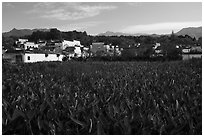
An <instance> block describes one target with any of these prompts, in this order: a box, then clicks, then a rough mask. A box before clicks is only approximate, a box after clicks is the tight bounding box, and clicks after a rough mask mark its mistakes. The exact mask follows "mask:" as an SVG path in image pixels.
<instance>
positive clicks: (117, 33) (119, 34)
mask: <svg viewBox="0 0 204 137" xmlns="http://www.w3.org/2000/svg"><path fill="white" fill-rule="evenodd" d="M140 35H148V34H146V33H136V34H129V33H122V32H112V31H107V32H105V33H100V34H98V36H140Z"/></svg>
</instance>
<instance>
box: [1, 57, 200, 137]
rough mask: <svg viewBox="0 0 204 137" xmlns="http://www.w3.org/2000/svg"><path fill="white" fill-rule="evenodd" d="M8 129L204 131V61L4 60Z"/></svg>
mask: <svg viewBox="0 0 204 137" xmlns="http://www.w3.org/2000/svg"><path fill="white" fill-rule="evenodd" d="M2 71H3V72H2V75H3V76H2V88H3V91H2V92H3V93H2V95H3V99H2V134H4V135H5V134H60V135H63V134H100V135H101V134H199V135H201V134H202V85H201V84H202V62H201V59H193V60H189V61H174V62H92V61H90V62H89V61H87V62H75V61H70V62H43V63H33V64H18V65H12V64H3V66H2Z"/></svg>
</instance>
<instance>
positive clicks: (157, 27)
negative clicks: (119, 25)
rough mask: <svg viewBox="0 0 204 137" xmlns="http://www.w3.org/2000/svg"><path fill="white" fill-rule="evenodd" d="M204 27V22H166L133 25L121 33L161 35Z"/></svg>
mask: <svg viewBox="0 0 204 137" xmlns="http://www.w3.org/2000/svg"><path fill="white" fill-rule="evenodd" d="M198 26H202V22H200V21H197V22H164V23H155V24H145V25H132V26H127V27H125V28H123V29H121V30H120V31H121V32H124V33H149V34H153V33H157V34H158V33H160V34H167V33H171V31H172V30H173V31H175V32H176V31H178V30H180V29H182V28H185V27H198Z"/></svg>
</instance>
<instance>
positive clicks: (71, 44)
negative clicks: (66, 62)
mask: <svg viewBox="0 0 204 137" xmlns="http://www.w3.org/2000/svg"><path fill="white" fill-rule="evenodd" d="M66 48H73V49H74V50H73V52H71V53H70V55H69V56H71V57H81V55H82V51H81V48H83V45H81V43H80V41H77V40H73V41H68V40H64V41H63V42H62V49H63V50H66Z"/></svg>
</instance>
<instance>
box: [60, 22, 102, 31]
mask: <svg viewBox="0 0 204 137" xmlns="http://www.w3.org/2000/svg"><path fill="white" fill-rule="evenodd" d="M101 23H103V22H101V21H90V22H80V23H72V24H69V25H64V26H61V27H58V29H59V30H61V31H73V30H77V31H86V29H87V28H91V27H95V26H97V25H100V24H101Z"/></svg>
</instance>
